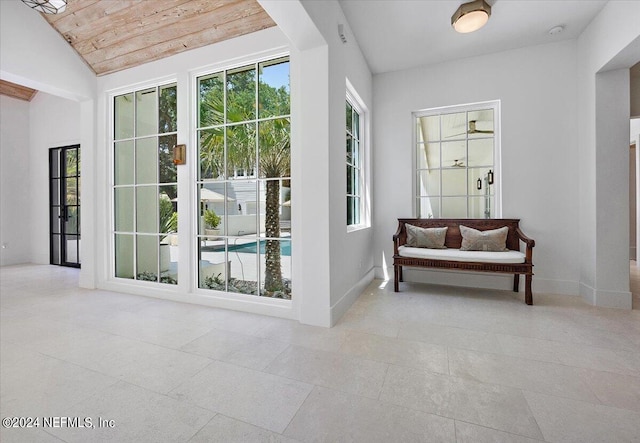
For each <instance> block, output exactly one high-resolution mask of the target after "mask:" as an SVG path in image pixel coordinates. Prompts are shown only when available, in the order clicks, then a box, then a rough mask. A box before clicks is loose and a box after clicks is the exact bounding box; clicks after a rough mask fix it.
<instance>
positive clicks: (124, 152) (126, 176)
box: [114, 140, 134, 185]
mask: <svg viewBox="0 0 640 443" xmlns="http://www.w3.org/2000/svg"><path fill="white" fill-rule="evenodd" d="M133 157H134V156H133V140H128V141H125V142H117V143H115V147H114V163H115V164H114V176H115V184H116V185H132V184H133V183H134V174H133V171H134V169H133V166H134V160H133Z"/></svg>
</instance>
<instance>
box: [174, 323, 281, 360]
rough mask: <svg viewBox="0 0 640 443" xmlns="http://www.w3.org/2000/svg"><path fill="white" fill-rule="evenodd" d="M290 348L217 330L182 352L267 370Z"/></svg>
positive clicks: (263, 339) (197, 340)
mask: <svg viewBox="0 0 640 443" xmlns="http://www.w3.org/2000/svg"><path fill="white" fill-rule="evenodd" d="M288 346H289V345H288V344H287V343H283V342H280V341H276V340H267V339H265V338H259V337H252V336H249V335H244V334H238V333H235V332H228V331H222V330H218V329H214V330H212V331H210V332H208V333H206V334H205V335H203V336H201V337H199V338H197V339H195V340H193V341H192V342H190V343H187V344H186V345H184V346H183V347H182V348H181V350H182V351H184V352H189V353H191V354H198V355H202V356H205V357H208V358H212V359H214V360H221V361H225V362H227V363H233V364H235V365H238V366H243V367H245V368H251V369H264V367H265V366H267V365H268V364H269V363H271V362H272V361H273V360H274V359H275V358H276V357H277V356H278V355H279V354H280V353H281V352H282V351H284V350H285V349H286V348H287V347H288Z"/></svg>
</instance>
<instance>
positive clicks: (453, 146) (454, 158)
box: [442, 140, 467, 168]
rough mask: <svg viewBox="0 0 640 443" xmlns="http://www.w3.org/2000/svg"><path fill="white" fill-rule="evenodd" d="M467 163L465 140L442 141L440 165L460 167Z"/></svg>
mask: <svg viewBox="0 0 640 443" xmlns="http://www.w3.org/2000/svg"><path fill="white" fill-rule="evenodd" d="M466 164H467V142H466V141H465V140H460V141H453V142H443V143H442V167H443V168H462V167H464V166H466Z"/></svg>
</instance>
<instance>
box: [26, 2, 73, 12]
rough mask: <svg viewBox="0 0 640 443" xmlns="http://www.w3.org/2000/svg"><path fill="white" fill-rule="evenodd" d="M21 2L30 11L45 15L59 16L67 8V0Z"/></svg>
mask: <svg viewBox="0 0 640 443" xmlns="http://www.w3.org/2000/svg"><path fill="white" fill-rule="evenodd" d="M22 2H23V3H24V4H25V5H27V6H29V7H30V8H31V9H35V10H36V11H38V12H43V13H45V14H60V13H62V12H64V10H65V8H66V7H67V0H22Z"/></svg>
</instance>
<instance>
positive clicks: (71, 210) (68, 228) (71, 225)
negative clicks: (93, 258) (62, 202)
mask: <svg viewBox="0 0 640 443" xmlns="http://www.w3.org/2000/svg"><path fill="white" fill-rule="evenodd" d="M78 209H79V208H78V206H67V214H66V215H67V216H66V221H65V224H64V232H65V234H77V233H78Z"/></svg>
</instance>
